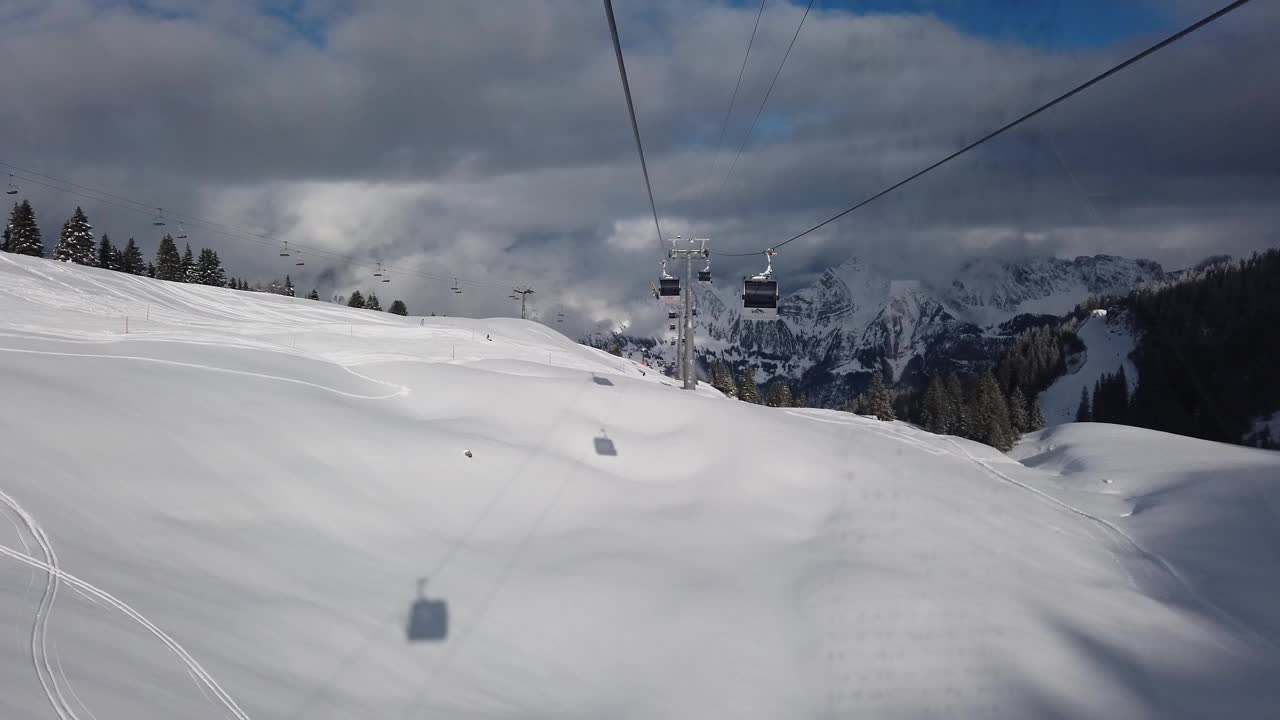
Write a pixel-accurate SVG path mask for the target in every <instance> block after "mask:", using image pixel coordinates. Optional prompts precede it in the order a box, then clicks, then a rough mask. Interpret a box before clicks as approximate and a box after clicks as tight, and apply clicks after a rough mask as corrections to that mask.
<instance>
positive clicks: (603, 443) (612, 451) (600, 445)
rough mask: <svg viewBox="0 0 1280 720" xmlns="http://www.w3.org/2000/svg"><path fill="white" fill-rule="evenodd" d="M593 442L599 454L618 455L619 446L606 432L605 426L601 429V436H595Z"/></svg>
mask: <svg viewBox="0 0 1280 720" xmlns="http://www.w3.org/2000/svg"><path fill="white" fill-rule="evenodd" d="M592 442H593V443H594V444H595V447H596V454H597V455H606V456H609V457H615V456H617V454H618V447H617V446H616V445H614V444H613V440H612V439H611V438H610V437H609V436H608V435H606V434H605V431H604V429H603V428H601V430H600V437H597V438H594V439H593V440H592Z"/></svg>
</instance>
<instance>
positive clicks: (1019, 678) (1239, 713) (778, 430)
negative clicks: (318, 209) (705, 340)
mask: <svg viewBox="0 0 1280 720" xmlns="http://www.w3.org/2000/svg"><path fill="white" fill-rule="evenodd" d="M125 315H128V316H129V319H130V320H129V322H130V324H129V330H130V332H129V334H127V335H126V334H124V332H123V330H124V322H123V320H124V316H125ZM420 323H421V324H420ZM486 336H489V337H491V338H492V339H491V340H488V339H486ZM0 362H2V363H3V364H2V365H0V368H2V372H0V398H3V402H2V403H0V438H2V439H3V440H0V467H2V468H4V472H3V473H0V492H3V493H4V495H3V496H0V502H2V503H3V507H0V510H3V511H4V513H5V515H6V517H7V518H8V519H9V520H10V523H11V525H9V524H3V525H0V627H2V628H3V630H2V631H0V717H3V718H11V717H12V718H63V719H64V720H65V719H66V718H80V719H81V720H93V718H97V719H98V720H108V719H109V718H143V719H146V718H171V717H182V718H194V719H200V718H226V717H233V718H239V719H241V720H243V719H244V718H255V719H257V720H262V719H264V718H306V719H307V720H323V719H325V718H335V719H337V718H353V717H377V718H426V717H449V718H549V717H557V718H558V717H583V718H586V717H592V718H597V717H611V718H694V717H697V718H702V717H743V718H779V717H789V718H808V717H814V718H817V717H833V716H840V717H877V718H915V717H992V718H1034V717H1080V718H1097V717H1124V718H1179V717H1188V718H1190V717H1204V716H1206V715H1212V716H1217V717H1263V716H1266V714H1267V713H1268V712H1270V710H1271V709H1273V708H1274V707H1275V703H1277V702H1280V689H1278V688H1277V687H1276V686H1275V683H1274V682H1273V680H1274V678H1275V677H1276V676H1277V672H1280V650H1277V646H1276V643H1277V641H1280V631H1278V628H1280V622H1278V618H1280V609H1276V608H1275V607H1274V603H1269V604H1268V603H1264V602H1259V601H1255V602H1249V600H1250V599H1251V598H1253V599H1255V600H1256V599H1257V598H1265V597H1267V596H1268V595H1267V594H1268V593H1270V594H1272V595H1273V594H1274V590H1275V589H1276V587H1277V579H1278V578H1280V564H1277V563H1276V562H1275V558H1276V555H1275V552H1276V546H1275V545H1274V541H1275V529H1276V520H1275V515H1274V512H1275V510H1276V508H1277V504H1276V498H1277V495H1276V490H1277V489H1276V479H1277V477H1278V476H1280V459H1278V458H1280V456H1278V455H1275V454H1267V453H1262V452H1260V451H1247V450H1243V449H1241V448H1234V447H1228V446H1219V445H1211V444H1208V443H1201V442H1199V441H1194V440H1189V439H1186V438H1173V437H1170V436H1158V442H1160V443H1163V445H1162V446H1161V451H1160V454H1159V455H1156V456H1154V457H1148V456H1146V455H1145V454H1138V453H1146V452H1149V449H1148V448H1145V447H1142V448H1140V449H1139V450H1136V451H1133V452H1131V451H1130V450H1129V449H1128V445H1127V444H1126V443H1119V444H1115V445H1103V444H1102V441H1103V440H1105V439H1106V438H1108V437H1109V435H1108V433H1110V432H1111V430H1110V429H1109V426H1101V425H1099V426H1094V427H1088V428H1082V429H1078V432H1079V433H1082V434H1081V435H1079V436H1073V437H1072V438H1070V440H1071V441H1070V443H1063V442H1059V443H1058V445H1057V448H1066V449H1064V450H1062V451H1061V452H1059V455H1052V453H1053V452H1055V451H1056V450H1044V451H1040V450H1037V452H1035V453H1034V454H1033V455H1032V456H1029V457H1033V458H1035V459H1037V462H1038V465H1039V467H1028V466H1026V465H1022V464H1019V463H1017V462H1014V461H1012V460H1010V459H1009V458H1006V457H1004V456H1001V455H999V454H998V453H995V452H994V451H991V450H990V449H989V448H985V447H983V446H979V445H976V444H973V443H970V442H967V441H962V440H958V439H953V438H942V437H936V436H932V435H929V434H927V433H923V432H920V431H918V430H916V429H914V428H912V427H910V426H908V425H905V424H901V423H878V422H875V421H873V420H868V419H865V418H861V417H857V416H852V415H848V414H844V413H838V412H833V411H820V410H783V409H771V408H764V407H759V406H752V405H747V404H743V403H737V402H732V401H729V400H726V399H724V398H723V397H720V396H718V395H717V394H716V393H714V392H713V391H710V390H706V389H703V390H700V391H699V392H697V393H687V392H684V391H681V390H679V389H676V388H675V387H673V384H672V383H671V381H670V380H668V379H666V378H662V377H657V376H656V375H655V374H654V373H652V372H649V373H647V374H642V373H643V370H642V369H641V368H640V367H639V366H637V365H635V364H633V363H630V362H628V361H624V360H621V359H618V358H614V357H612V356H609V355H607V354H605V353H602V352H599V351H595V350H592V349H589V348H585V347H582V346H579V345H576V344H574V343H572V342H570V341H568V340H567V339H565V338H563V337H561V336H559V335H558V334H556V333H554V332H553V331H551V330H549V329H547V328H545V327H542V326H539V325H536V324H533V323H525V322H521V321H513V320H467V319H461V318H447V319H445V318H428V319H426V320H425V321H421V320H420V319H418V318H408V319H404V318H398V317H394V316H390V315H386V314H381V313H374V312H369V311H358V310H350V309H346V308H339V307H334V306H332V305H328V304H323V303H317V302H310V301H306V300H299V299H291V298H283V297H278V296H263V295H253V294H248V293H238V292H234V291H226V290H220V289H213V288H202V287H193V286H185V285H178V284H171V283H163V282H156V281H151V280H147V279H142V278H133V277H128V276H124V275H120V274H116V273H109V272H105V271H99V270H93V269H85V268H76V267H70V266H64V265H60V264H56V263H53V262H49V261H41V260H33V259H30V258H15V257H13V256H10V255H3V254H0ZM1072 428H1073V429H1074V426H1072ZM1128 432H1133V433H1140V432H1141V431H1135V430H1131V429H1130V430H1128ZM1045 437H1050V438H1052V436H1045ZM1142 437H1148V438H1149V437H1156V434H1153V433H1149V434H1147V435H1143V436H1142ZM1152 442H1156V440H1153V441H1152ZM748 443H749V444H750V446H749V447H746V444H748ZM1180 443H1181V444H1180ZM1076 447H1079V448H1083V449H1084V450H1086V451H1090V452H1092V451H1093V450H1094V448H1102V449H1101V450H1098V451H1097V453H1096V455H1097V457H1096V459H1093V456H1090V459H1089V460H1088V462H1089V463H1097V464H1098V465H1099V466H1102V463H1104V462H1106V463H1111V464H1109V465H1106V466H1105V472H1107V473H1108V475H1109V476H1110V477H1112V478H1113V483H1111V484H1106V483H1101V482H1098V483H1092V484H1082V483H1080V484H1077V483H1073V482H1069V480H1071V479H1072V478H1064V477H1063V476H1062V475H1061V471H1062V470H1063V468H1064V467H1066V465H1070V464H1071V463H1070V462H1066V463H1064V464H1063V466H1062V467H1059V466H1055V465H1054V464H1053V463H1052V462H1048V461H1047V460H1046V457H1048V458H1054V457H1059V456H1063V457H1065V456H1067V455H1070V454H1071V452H1068V451H1069V450H1071V449H1072V448H1076ZM467 450H469V451H470V452H471V453H472V457H467V456H466V455H465V454H464V451H467ZM1174 450H1178V451H1179V452H1180V453H1181V454H1182V456H1187V457H1191V456H1194V458H1196V461H1197V463H1199V464H1198V465H1196V468H1197V469H1196V470H1194V471H1195V472H1200V471H1203V472H1204V473H1206V474H1207V473H1210V472H1214V471H1221V472H1227V473H1233V474H1232V475H1231V477H1232V478H1234V479H1233V480H1232V481H1231V482H1230V483H1228V484H1226V485H1223V486H1222V487H1221V488H1219V487H1217V486H1214V487H1212V488H1209V487H1204V488H1202V489H1203V492H1204V493H1209V494H1208V495H1203V494H1198V491H1196V492H1192V491H1190V490H1188V491H1184V492H1171V493H1168V494H1167V495H1166V496H1163V497H1164V498H1165V499H1163V500H1160V501H1159V502H1157V503H1156V504H1154V505H1151V506H1150V509H1149V510H1143V511H1141V512H1138V513H1136V514H1132V511H1133V505H1132V503H1131V502H1129V500H1128V499H1127V498H1126V497H1125V496H1122V495H1117V494H1116V493H1115V492H1114V488H1121V487H1125V488H1127V487H1131V486H1130V485H1128V483H1131V482H1132V483H1133V485H1132V488H1134V491H1135V492H1137V491H1141V490H1143V489H1144V488H1148V487H1157V488H1178V487H1181V483H1182V482H1183V481H1184V480H1185V479H1186V475H1185V473H1186V472H1191V471H1192V470H1188V468H1187V467H1186V464H1185V463H1178V460H1179V459H1180V457H1181V456H1180V455H1179V454H1178V453H1176V452H1174ZM1045 452H1049V453H1051V454H1050V455H1049V456H1045V455H1044V453H1045ZM1244 452H1253V453H1254V454H1251V455H1247V456H1245V455H1241V454H1240V453H1244ZM1028 463H1029V464H1031V465H1036V464H1037V463H1033V462H1032V461H1031V460H1028ZM1089 467H1090V468H1091V467H1093V466H1092V465H1090V466H1089ZM1126 473H1131V474H1132V475H1133V479H1132V480H1130V479H1129V477H1128V475H1126ZM1081 477H1085V476H1081ZM1095 485H1096V487H1095ZM1259 498H1260V499H1261V500H1262V501H1263V502H1255V503H1254V505H1255V507H1253V508H1252V509H1251V512H1253V514H1252V515H1250V516H1249V518H1250V523H1249V524H1248V528H1249V529H1250V531H1249V532H1250V533H1252V534H1247V533H1244V531H1243V530H1242V527H1243V526H1242V525H1240V524H1239V523H1237V522H1235V520H1236V519H1235V518H1234V517H1232V516H1231V513H1230V511H1231V509H1232V508H1237V507H1239V506H1240V505H1241V504H1242V503H1246V502H1250V501H1256V500H1257V499H1259ZM1206 501H1212V502H1215V503H1217V504H1215V505H1214V506H1213V508H1214V510H1215V512H1210V513H1199V512H1198V511H1199V510H1200V507H1199V505H1198V503H1201V502H1206ZM1264 503H1265V504H1264ZM1127 513H1128V514H1130V516H1129V517H1126V516H1125V515H1126V514H1127ZM1267 513H1271V514H1269V515H1268V514H1267ZM1144 518H1145V519H1144ZM1168 518H1175V519H1176V518H1181V519H1188V518H1195V519H1196V520H1195V522H1196V523H1197V524H1196V526H1195V528H1194V529H1195V531H1196V535H1195V537H1194V542H1191V538H1189V537H1188V536H1184V535H1182V534H1181V530H1182V526H1180V525H1178V524H1177V523H1176V522H1172V521H1165V520H1167V519H1168ZM1126 538H1127V539H1126ZM1225 550H1230V551H1232V552H1233V553H1234V555H1233V556H1232V557H1231V565H1230V570H1231V571H1230V572H1224V573H1221V574H1218V575H1213V574H1211V573H1208V574H1206V569H1207V568H1211V567H1212V565H1211V563H1210V562H1209V561H1211V560H1213V559H1214V558H1215V553H1217V552H1220V551H1225ZM55 555H56V559H55ZM53 566H56V567H57V568H58V573H59V574H58V575H57V576H56V578H55V577H50V575H49V574H48V573H46V572H44V570H46V569H48V568H50V567H53ZM1246 571H1248V572H1246ZM422 577H426V578H428V581H427V583H426V585H425V591H426V594H427V596H428V597H430V598H432V599H438V600H441V601H444V602H446V603H447V604H448V609H449V617H450V626H449V632H448V636H447V638H446V639H445V640H444V641H442V642H426V643H422V642H419V643H410V642H408V641H407V640H406V637H405V629H406V622H407V618H408V613H409V609H410V606H411V604H412V603H413V602H414V600H415V598H416V597H417V595H416V593H417V589H416V588H417V583H418V580H419V578H422ZM55 580H56V581H55ZM1255 593H1256V595H1255ZM55 708H58V710H55Z"/></svg>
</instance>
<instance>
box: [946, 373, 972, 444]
mask: <svg viewBox="0 0 1280 720" xmlns="http://www.w3.org/2000/svg"><path fill="white" fill-rule="evenodd" d="M943 388H944V389H945V392H944V393H943V400H944V401H945V404H946V405H945V406H946V417H947V432H948V433H950V434H951V435H958V436H960V437H969V436H970V435H971V434H972V433H971V430H970V415H971V414H972V413H970V412H969V408H968V407H966V404H965V393H964V386H963V385H962V384H961V383H960V378H959V377H956V375H954V374H952V375H948V376H947V379H946V381H945V382H944V383H943Z"/></svg>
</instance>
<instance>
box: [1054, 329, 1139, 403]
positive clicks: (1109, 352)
mask: <svg viewBox="0 0 1280 720" xmlns="http://www.w3.org/2000/svg"><path fill="white" fill-rule="evenodd" d="M1076 335H1077V336H1078V337H1079V338H1080V340H1081V341H1083V342H1084V345H1085V352H1084V359H1083V361H1082V362H1081V363H1080V364H1079V365H1078V366H1077V367H1075V368H1074V369H1071V370H1069V371H1068V372H1067V374H1065V375H1063V376H1062V377H1060V378H1058V379H1057V380H1054V381H1053V384H1052V385H1050V386H1049V387H1047V388H1045V390H1044V392H1042V393H1040V406H1041V408H1042V410H1043V412H1044V421H1045V423H1046V424H1048V425H1060V424H1062V423H1069V422H1073V421H1074V420H1075V419H1076V410H1078V409H1079V408H1080V391H1081V390H1082V389H1085V388H1088V390H1089V394H1090V396H1091V397H1092V395H1093V386H1094V384H1095V383H1097V382H1098V380H1099V379H1100V378H1101V377H1102V376H1103V375H1104V374H1106V373H1114V372H1115V371H1116V370H1119V369H1120V368H1121V367H1123V368H1124V374H1125V376H1126V377H1127V378H1128V379H1129V392H1130V393H1132V392H1133V388H1135V387H1137V385H1138V382H1137V381H1138V368H1137V367H1136V366H1135V365H1134V364H1133V361H1132V360H1130V359H1129V354H1130V353H1132V352H1133V349H1134V347H1135V343H1134V339H1133V334H1132V333H1131V332H1130V330H1129V328H1128V326H1127V324H1126V323H1125V322H1124V321H1123V320H1112V319H1109V318H1108V317H1107V313H1106V311H1105V310H1095V311H1093V314H1091V315H1090V316H1089V317H1087V318H1085V320H1084V322H1083V323H1081V324H1080V327H1079V329H1078V330H1077V331H1076Z"/></svg>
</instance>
